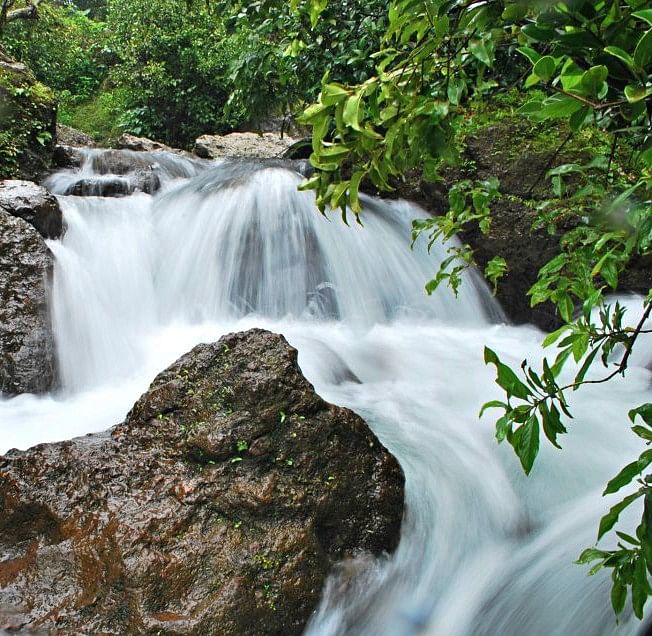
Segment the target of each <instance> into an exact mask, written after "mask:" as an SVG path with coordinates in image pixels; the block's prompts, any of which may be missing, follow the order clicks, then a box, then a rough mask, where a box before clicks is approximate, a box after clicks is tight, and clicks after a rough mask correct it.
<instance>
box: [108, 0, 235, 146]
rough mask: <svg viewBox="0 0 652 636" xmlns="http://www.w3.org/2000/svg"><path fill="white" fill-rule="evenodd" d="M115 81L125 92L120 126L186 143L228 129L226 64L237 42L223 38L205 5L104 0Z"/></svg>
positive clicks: (169, 0)
mask: <svg viewBox="0 0 652 636" xmlns="http://www.w3.org/2000/svg"><path fill="white" fill-rule="evenodd" d="M107 23H108V27H109V32H110V34H111V39H110V43H111V48H112V49H113V51H114V52H115V54H116V55H117V56H118V58H119V62H118V64H117V65H116V66H115V67H114V69H113V73H112V75H113V79H114V81H116V82H117V83H118V84H119V85H120V86H121V87H124V88H125V89H126V91H127V94H128V100H129V101H128V104H127V111H126V113H125V114H124V115H123V118H122V123H123V125H124V127H125V128H126V129H127V130H128V131H129V132H132V133H135V134H142V135H146V136H149V137H153V138H155V139H161V140H163V141H166V142H168V143H171V144H176V145H187V144H189V143H191V142H192V141H193V140H194V139H195V138H196V137H197V136H198V135H200V134H202V133H205V132H207V131H223V130H225V129H226V128H227V127H228V126H229V125H230V124H232V123H237V122H230V121H228V120H227V119H225V116H224V105H225V104H226V102H227V99H228V97H229V92H230V84H229V80H228V70H229V63H230V61H231V60H232V59H234V58H235V56H236V53H237V51H236V46H237V44H238V42H241V40H240V39H238V38H233V37H227V34H226V31H225V29H224V26H223V24H222V21H221V19H220V18H219V15H218V14H217V13H215V12H213V10H212V9H211V6H210V5H209V6H207V5H206V4H204V3H191V4H190V5H189V6H186V5H179V3H177V2H175V1H174V0H156V2H151V1H150V0H135V1H132V0H109V2H108V15H107Z"/></svg>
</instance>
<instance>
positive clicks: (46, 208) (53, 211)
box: [0, 179, 63, 238]
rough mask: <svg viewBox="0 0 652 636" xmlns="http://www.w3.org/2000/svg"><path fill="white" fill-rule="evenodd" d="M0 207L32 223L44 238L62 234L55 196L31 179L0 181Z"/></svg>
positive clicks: (61, 223)
mask: <svg viewBox="0 0 652 636" xmlns="http://www.w3.org/2000/svg"><path fill="white" fill-rule="evenodd" d="M0 208H3V209H4V210H5V211H6V212H8V213H9V214H11V215H12V216H17V217H20V218H21V219H24V220H25V221H27V222H28V223H29V224H30V225H33V226H34V227H35V228H36V229H37V230H38V232H39V233H40V234H41V236H44V237H45V238H59V237H60V236H61V235H62V234H63V215H62V213H61V208H60V207H59V203H58V202H57V200H56V198H55V197H54V196H52V195H51V194H50V193H49V192H48V191H47V190H46V189H45V188H44V187H42V186H40V185H37V184H36V183H33V182H31V181H21V180H17V179H7V180H6V181H0Z"/></svg>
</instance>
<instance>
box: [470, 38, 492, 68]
mask: <svg viewBox="0 0 652 636" xmlns="http://www.w3.org/2000/svg"><path fill="white" fill-rule="evenodd" d="M469 51H470V52H471V55H473V56H474V57H475V58H477V59H478V60H480V61H481V62H482V63H483V64H486V65H487V66H491V64H492V63H493V50H492V48H491V47H490V45H489V42H488V41H487V40H471V42H469Z"/></svg>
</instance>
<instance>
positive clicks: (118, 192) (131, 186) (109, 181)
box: [64, 170, 161, 197]
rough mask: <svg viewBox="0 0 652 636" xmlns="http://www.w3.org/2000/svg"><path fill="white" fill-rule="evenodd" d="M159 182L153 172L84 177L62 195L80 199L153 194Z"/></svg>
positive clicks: (138, 171) (139, 171)
mask: <svg viewBox="0 0 652 636" xmlns="http://www.w3.org/2000/svg"><path fill="white" fill-rule="evenodd" d="M160 187H161V180H160V178H159V176H158V175H157V174H156V173H155V172H154V171H153V170H137V171H136V172H132V173H129V174H127V175H124V176H110V175H106V176H100V177H85V178H83V179H79V180H78V181H75V182H73V183H71V184H70V185H69V186H68V187H67V188H66V190H65V192H64V194H66V195H73V196H80V197H124V196H127V195H129V194H133V193H134V192H145V193H146V194H153V193H154V192H156V191H157V190H158V189H159V188H160Z"/></svg>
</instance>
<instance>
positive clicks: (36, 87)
mask: <svg viewBox="0 0 652 636" xmlns="http://www.w3.org/2000/svg"><path fill="white" fill-rule="evenodd" d="M56 115H57V103H56V99H55V96H54V93H53V92H52V91H51V90H50V89H49V88H47V87H46V86H44V85H43V84H41V83H40V82H37V81H36V79H35V78H34V76H33V75H32V73H31V72H30V71H29V69H28V68H27V67H26V66H25V65H23V64H20V63H18V62H13V61H11V60H9V59H8V58H6V57H4V56H3V55H0V179H12V178H21V179H29V180H32V181H37V180H39V178H40V177H41V176H42V175H43V174H44V173H45V172H47V171H48V169H49V168H50V164H51V161H52V153H53V151H54V145H55V142H56Z"/></svg>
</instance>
